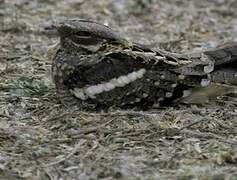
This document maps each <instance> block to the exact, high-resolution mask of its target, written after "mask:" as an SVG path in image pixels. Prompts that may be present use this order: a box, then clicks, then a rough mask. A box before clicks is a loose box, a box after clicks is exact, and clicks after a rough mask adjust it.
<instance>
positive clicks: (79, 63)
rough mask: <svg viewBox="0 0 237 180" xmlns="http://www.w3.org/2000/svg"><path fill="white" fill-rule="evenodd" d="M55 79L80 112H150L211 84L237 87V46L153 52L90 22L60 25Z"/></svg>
mask: <svg viewBox="0 0 237 180" xmlns="http://www.w3.org/2000/svg"><path fill="white" fill-rule="evenodd" d="M57 30H58V33H59V36H60V44H59V45H58V46H57V49H56V51H55V53H54V56H53V63H52V76H53V80H54V82H55V85H56V90H57V94H58V96H59V98H60V99H61V101H62V102H63V104H65V105H67V106H71V105H74V104H76V105H77V106H78V107H79V108H81V109H90V110H93V109H95V108H101V107H102V108H103V107H122V108H130V107H141V108H149V107H151V106H154V105H158V104H161V105H162V104H167V103H171V102H173V101H174V100H177V99H180V98H183V97H187V96H189V95H190V92H191V89H200V88H201V89H202V88H204V87H207V86H209V84H210V82H211V81H213V82H219V83H226V84H237V80H236V78H235V77H236V71H235V69H234V66H235V65H236V62H237V44H233V45H227V46H225V47H220V48H217V49H213V50H210V51H206V52H202V53H196V54H176V53H170V52H166V51H162V50H152V49H150V48H148V47H146V46H143V45H140V44H137V43H131V42H129V41H127V40H126V39H124V38H123V37H122V36H121V35H120V34H119V33H118V32H116V31H114V30H112V29H111V28H109V27H107V26H105V25H102V24H99V23H96V22H93V21H87V20H78V19H70V20H65V21H63V22H61V23H58V24H57Z"/></svg>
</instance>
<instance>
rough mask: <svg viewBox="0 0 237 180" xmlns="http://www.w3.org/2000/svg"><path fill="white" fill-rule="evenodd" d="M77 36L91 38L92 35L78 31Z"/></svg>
mask: <svg viewBox="0 0 237 180" xmlns="http://www.w3.org/2000/svg"><path fill="white" fill-rule="evenodd" d="M75 35H76V36H80V37H91V33H90V32H87V31H77V32H76V33H75Z"/></svg>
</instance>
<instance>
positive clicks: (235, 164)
mask: <svg viewBox="0 0 237 180" xmlns="http://www.w3.org/2000/svg"><path fill="white" fill-rule="evenodd" d="M236 8H237V3H236V1H235V0H216V1H212V2H211V1H210V2H207V1H205V0H200V1H195V0H192V1H188V0H184V1H181V0H174V1H171V0H160V1H158V0H148V1H145V0H133V1H127V0H116V1H115V0H114V1H113V0H101V1H94V0H79V1H76V0H69V1H63V0H58V1H53V0H14V1H12V0H6V2H5V8H4V9H3V12H4V28H2V29H1V31H0V179H85V180H86V179H106V180H108V179H180V180H183V179H225V178H226V179H228V178H229V179H231V180H235V179H237V109H236V107H237V102H236V100H235V99H234V98H233V99H228V98H227V99H220V100H218V101H217V102H215V103H212V104H209V105H205V106H190V105H188V106H183V105H179V106H175V107H166V108H163V109H153V110H149V111H146V112H140V111H132V110H131V111H119V110H114V111H110V112H108V113H86V112H81V111H77V110H68V109H66V108H64V107H62V105H61V104H60V103H59V102H58V100H57V98H56V96H55V90H54V86H53V84H52V82H51V80H50V65H51V62H50V61H49V60H48V59H47V58H46V52H47V49H48V47H49V46H51V45H53V44H54V43H55V42H56V41H57V37H55V35H54V32H53V31H52V32H51V31H50V27H51V25H52V23H53V21H55V20H58V19H62V18H65V17H79V18H86V19H93V20H97V21H99V22H101V23H106V24H109V25H110V26H112V27H114V28H115V29H118V31H120V32H121V33H123V34H124V35H125V36H126V37H127V38H129V39H131V40H134V41H137V42H140V43H145V44H153V46H156V45H160V46H162V47H163V48H165V49H168V50H173V51H179V52H182V51H189V50H190V49H196V50H198V49H201V48H207V47H210V46H214V45H216V44H218V43H221V42H226V41H232V40H236V39H235V38H236V37H237V31H236V29H237V24H236V18H237V12H236ZM157 42H159V43H157Z"/></svg>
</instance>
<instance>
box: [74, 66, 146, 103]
mask: <svg viewBox="0 0 237 180" xmlns="http://www.w3.org/2000/svg"><path fill="white" fill-rule="evenodd" d="M145 73H146V69H143V68H142V69H140V70H138V71H134V72H132V73H129V74H127V75H125V76H120V77H118V78H113V79H111V80H110V81H108V82H105V83H101V84H97V85H91V86H86V87H83V88H74V89H72V90H71V93H72V94H74V95H75V96H76V97H77V98H79V99H81V100H87V99H88V98H91V99H95V98H96V95H97V94H100V93H102V92H108V91H111V90H113V89H114V88H116V87H124V86H126V85H127V84H130V83H132V82H133V81H135V80H137V79H140V78H142V77H143V76H144V74H145Z"/></svg>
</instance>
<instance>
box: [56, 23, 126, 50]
mask: <svg viewBox="0 0 237 180" xmlns="http://www.w3.org/2000/svg"><path fill="white" fill-rule="evenodd" d="M56 27H57V30H58V33H59V36H60V38H61V45H62V46H63V47H65V48H66V49H69V48H73V49H78V48H86V49H90V50H92V51H96V50H97V49H98V48H99V47H100V45H101V44H103V43H106V42H114V43H125V41H126V40H125V39H123V38H122V37H120V35H119V33H116V32H114V31H113V30H112V29H110V28H109V27H107V26H105V25H102V24H99V23H96V22H93V21H88V20H80V19H68V20H65V21H63V22H59V23H58V24H57V25H56Z"/></svg>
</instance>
